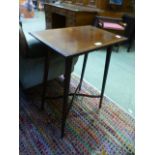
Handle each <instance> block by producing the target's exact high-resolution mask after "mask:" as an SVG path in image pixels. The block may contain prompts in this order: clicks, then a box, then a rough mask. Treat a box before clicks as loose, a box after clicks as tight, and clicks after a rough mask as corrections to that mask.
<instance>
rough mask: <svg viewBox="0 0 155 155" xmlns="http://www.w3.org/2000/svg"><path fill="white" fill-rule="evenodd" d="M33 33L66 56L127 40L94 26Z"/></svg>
mask: <svg viewBox="0 0 155 155" xmlns="http://www.w3.org/2000/svg"><path fill="white" fill-rule="evenodd" d="M31 35H32V36H34V37H35V38H36V39H38V40H39V41H41V42H42V43H44V44H45V45H47V46H48V47H50V48H52V49H53V50H55V51H56V52H58V53H59V54H61V55H62V56H64V57H70V56H75V55H80V54H84V53H87V52H90V51H93V50H96V49H100V48H103V47H106V46H109V45H113V44H115V43H119V42H122V41H125V40H126V38H124V37H121V36H118V35H115V34H113V33H110V32H108V31H105V30H102V29H99V28H96V27H93V26H79V27H68V28H60V29H50V30H44V31H39V32H33V33H31Z"/></svg>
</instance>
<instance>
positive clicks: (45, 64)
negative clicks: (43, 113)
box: [41, 51, 49, 110]
mask: <svg viewBox="0 0 155 155" xmlns="http://www.w3.org/2000/svg"><path fill="white" fill-rule="evenodd" d="M48 69H49V61H48V51H47V52H46V56H45V61H44V77H43V91H42V99H41V110H43V109H44V102H45V94H46V85H47V79H48Z"/></svg>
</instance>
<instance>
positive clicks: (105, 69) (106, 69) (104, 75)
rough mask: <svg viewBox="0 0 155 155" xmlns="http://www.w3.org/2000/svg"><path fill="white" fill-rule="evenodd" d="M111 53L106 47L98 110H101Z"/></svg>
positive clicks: (109, 48)
mask: <svg viewBox="0 0 155 155" xmlns="http://www.w3.org/2000/svg"><path fill="white" fill-rule="evenodd" d="M111 52H112V51H111V47H107V51H106V61H105V67H104V74H103V82H102V89H101V98H100V103H99V108H101V106H102V100H103V96H104V90H105V85H106V80H107V75H108V70H109V64H110V58H111Z"/></svg>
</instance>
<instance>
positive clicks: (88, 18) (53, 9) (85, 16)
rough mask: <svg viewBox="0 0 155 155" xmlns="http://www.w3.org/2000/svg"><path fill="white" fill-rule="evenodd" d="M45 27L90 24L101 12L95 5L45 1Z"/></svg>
mask: <svg viewBox="0 0 155 155" xmlns="http://www.w3.org/2000/svg"><path fill="white" fill-rule="evenodd" d="M44 8H45V18H46V29H50V28H63V27H71V26H82V25H92V22H93V20H94V18H95V16H96V15H97V14H98V13H99V12H102V11H101V10H100V9H98V8H95V7H86V6H80V5H74V4H68V3H60V4H56V3H45V5H44Z"/></svg>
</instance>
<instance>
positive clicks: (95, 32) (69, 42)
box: [31, 26, 126, 138]
mask: <svg viewBox="0 0 155 155" xmlns="http://www.w3.org/2000/svg"><path fill="white" fill-rule="evenodd" d="M31 35H32V36H34V37H35V38H36V39H38V40H39V41H41V42H42V43H43V44H45V45H47V46H48V47H50V48H51V49H53V50H54V51H53V50H51V52H58V53H59V54H61V55H62V56H64V58H65V74H64V95H63V107H62V119H61V120H62V123H61V137H62V138H63V136H64V129H65V123H66V119H67V115H68V113H69V110H70V105H72V103H73V99H74V97H75V94H76V91H77V90H78V89H79V90H80V89H81V85H82V80H83V76H84V72H85V67H86V62H87V57H88V53H89V52H91V51H94V50H96V49H99V48H104V47H106V46H107V56H106V62H105V70H104V76H103V82H102V90H101V94H100V95H99V96H96V97H100V104H99V107H101V105H102V100H103V96H104V90H105V85H106V79H107V75H108V68H109V64H110V56H111V52H112V51H111V46H112V45H114V44H116V43H120V42H122V41H125V40H126V38H124V37H118V36H117V35H115V34H112V33H110V32H107V31H104V30H101V29H99V28H96V27H93V26H79V27H69V28H61V29H51V30H44V31H39V32H33V33H31ZM81 54H85V58H84V63H83V67H82V74H81V78H80V83H79V85H78V87H77V89H76V91H75V94H74V95H73V98H72V100H71V102H70V104H69V103H68V97H69V85H70V78H71V68H72V62H73V58H74V57H75V56H77V55H81ZM46 61H48V55H47V57H46V59H45V72H44V88H43V95H42V108H43V106H44V100H45V92H46V81H47V78H48V77H47V76H48V63H47V62H46ZM86 96H88V95H86Z"/></svg>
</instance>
